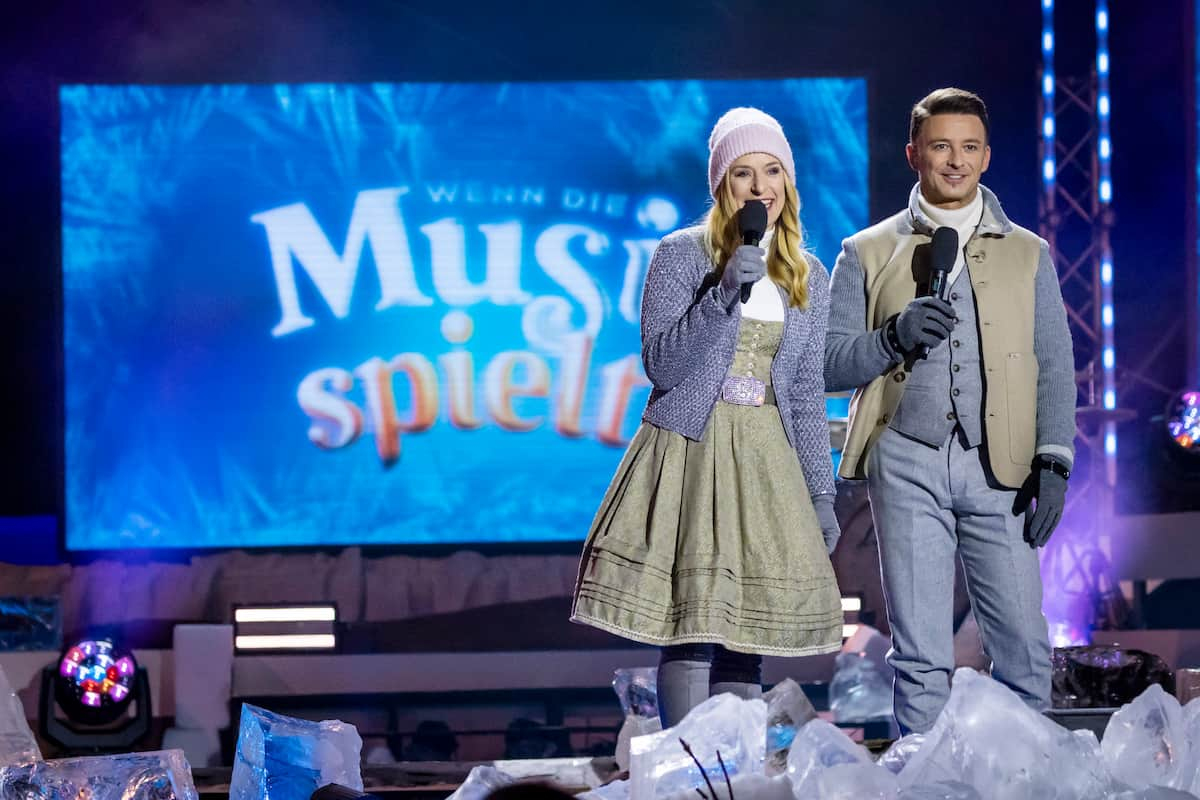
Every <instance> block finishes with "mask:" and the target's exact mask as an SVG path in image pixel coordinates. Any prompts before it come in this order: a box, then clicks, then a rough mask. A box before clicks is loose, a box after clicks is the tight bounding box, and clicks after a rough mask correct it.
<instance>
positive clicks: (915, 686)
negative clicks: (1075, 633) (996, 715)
mask: <svg viewBox="0 0 1200 800" xmlns="http://www.w3.org/2000/svg"><path fill="white" fill-rule="evenodd" d="M960 435H961V434H960V432H959V431H958V429H957V428H956V429H955V431H954V433H952V434H951V435H950V439H949V441H948V442H947V443H946V444H945V445H943V446H942V447H941V448H940V449H935V448H932V447H930V446H928V445H926V444H922V443H921V442H918V441H916V440H914V439H910V438H908V437H906V436H904V435H903V434H901V433H898V432H896V431H894V430H891V429H888V430H886V431H885V432H884V433H883V435H882V436H880V438H879V440H878V441H877V442H876V443H875V446H874V447H873V448H872V449H871V451H870V453H869V454H868V456H867V458H868V460H867V476H868V478H867V491H868V493H869V496H870V500H871V515H872V517H873V519H874V522H875V535H876V538H877V539H878V542H879V562H880V572H881V573H882V577H883V591H884V597H885V598H886V600H887V611H888V622H889V623H890V625H891V629H892V650H891V652H890V653H889V654H888V663H889V664H891V666H892V668H893V669H894V670H895V673H896V675H895V713H896V721H897V722H898V723H899V725H900V728H901V729H902V730H903V731H904V732H909V731H917V732H924V731H927V730H929V728H931V727H932V726H933V723H934V721H935V720H936V719H937V716H938V714H939V713H940V712H941V710H942V707H943V706H944V705H945V704H946V700H947V699H948V698H949V696H950V674H951V671H952V670H953V669H954V647H953V638H954V631H953V624H954V623H953V619H952V616H953V597H954V557H955V553H956V552H957V553H958V555H959V556H960V557H961V559H962V564H963V571H964V573H965V575H966V579H967V593H968V596H969V597H970V599H971V607H972V609H973V610H974V612H975V619H976V621H977V622H978V623H979V632H980V636H981V638H982V640H983V648H984V651H985V652H986V653H987V655H988V657H990V658H991V660H992V677H993V678H995V679H996V680H998V681H1000V682H1001V683H1003V684H1005V685H1007V686H1008V687H1009V688H1010V689H1012V690H1013V691H1015V692H1016V693H1017V695H1018V696H1020V697H1021V699H1022V700H1024V701H1025V702H1026V703H1028V704H1029V705H1031V706H1033V707H1034V708H1038V709H1042V708H1045V707H1047V706H1049V704H1050V642H1049V636H1048V630H1047V626H1046V618H1045V617H1044V616H1043V615H1042V581H1041V575H1040V574H1039V571H1038V557H1037V551H1036V550H1034V549H1033V548H1031V547H1030V546H1029V544H1028V543H1027V542H1026V541H1025V539H1024V515H1014V514H1013V500H1014V498H1015V496H1016V492H1015V491H1009V490H1007V489H1002V488H994V487H995V486H996V485H997V484H995V482H994V479H991V470H990V469H989V468H988V466H987V453H986V451H985V449H984V447H975V448H971V449H966V448H964V446H963V444H962V442H961V441H960ZM989 480H990V481H991V484H992V485H991V486H989Z"/></svg>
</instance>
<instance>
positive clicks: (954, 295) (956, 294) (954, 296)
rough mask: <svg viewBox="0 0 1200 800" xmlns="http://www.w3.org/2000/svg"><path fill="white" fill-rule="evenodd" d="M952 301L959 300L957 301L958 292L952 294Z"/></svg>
mask: <svg viewBox="0 0 1200 800" xmlns="http://www.w3.org/2000/svg"><path fill="white" fill-rule="evenodd" d="M950 299H951V300H957V299H958V292H951V293H950Z"/></svg>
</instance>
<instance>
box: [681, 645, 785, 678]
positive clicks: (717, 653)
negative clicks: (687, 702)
mask: <svg viewBox="0 0 1200 800" xmlns="http://www.w3.org/2000/svg"><path fill="white" fill-rule="evenodd" d="M668 661H704V662H707V663H708V664H709V674H708V682H709V683H710V684H712V683H762V656H760V655H757V654H755V653H739V652H737V651H736V650H730V649H728V648H726V647H724V646H723V645H719V644H672V645H667V646H666V647H664V648H662V650H661V652H660V653H659V657H658V665H659V667H661V666H662V665H663V664H666V663H667V662H668Z"/></svg>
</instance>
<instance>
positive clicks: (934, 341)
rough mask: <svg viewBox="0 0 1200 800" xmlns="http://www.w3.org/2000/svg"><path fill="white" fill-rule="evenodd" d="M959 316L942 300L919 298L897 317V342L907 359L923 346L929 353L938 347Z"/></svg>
mask: <svg viewBox="0 0 1200 800" xmlns="http://www.w3.org/2000/svg"><path fill="white" fill-rule="evenodd" d="M956 322H958V317H957V316H955V314H954V308H953V307H952V306H951V305H950V304H949V303H947V302H946V301H945V300H942V299H941V298H940V297H918V298H917V299H915V300H913V301H912V302H911V303H909V304H908V307H907V308H905V309H904V310H903V311H901V312H900V316H898V317H896V322H895V323H894V324H895V326H896V341H897V343H898V344H899V345H900V349H901V350H902V351H903V352H902V353H900V355H904V356H907V355H909V354H910V353H913V352H915V351H916V349H917V348H918V347H921V346H924V347H926V348H928V349H929V350H932V349H933V348H935V347H937V346H938V345H939V344H941V343H942V342H943V341H945V339H946V337H947V336H949V335H950V331H952V330H954V323H956Z"/></svg>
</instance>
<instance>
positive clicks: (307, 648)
mask: <svg viewBox="0 0 1200 800" xmlns="http://www.w3.org/2000/svg"><path fill="white" fill-rule="evenodd" d="M336 649H337V606H336V605H334V604H333V603H304V604H297V605H270V606H239V607H237V608H235V609H234V610H233V652H234V654H235V655H243V654H245V653H247V652H257V653H261V652H292V653H302V652H326V653H327V652H330V651H333V650H336Z"/></svg>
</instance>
